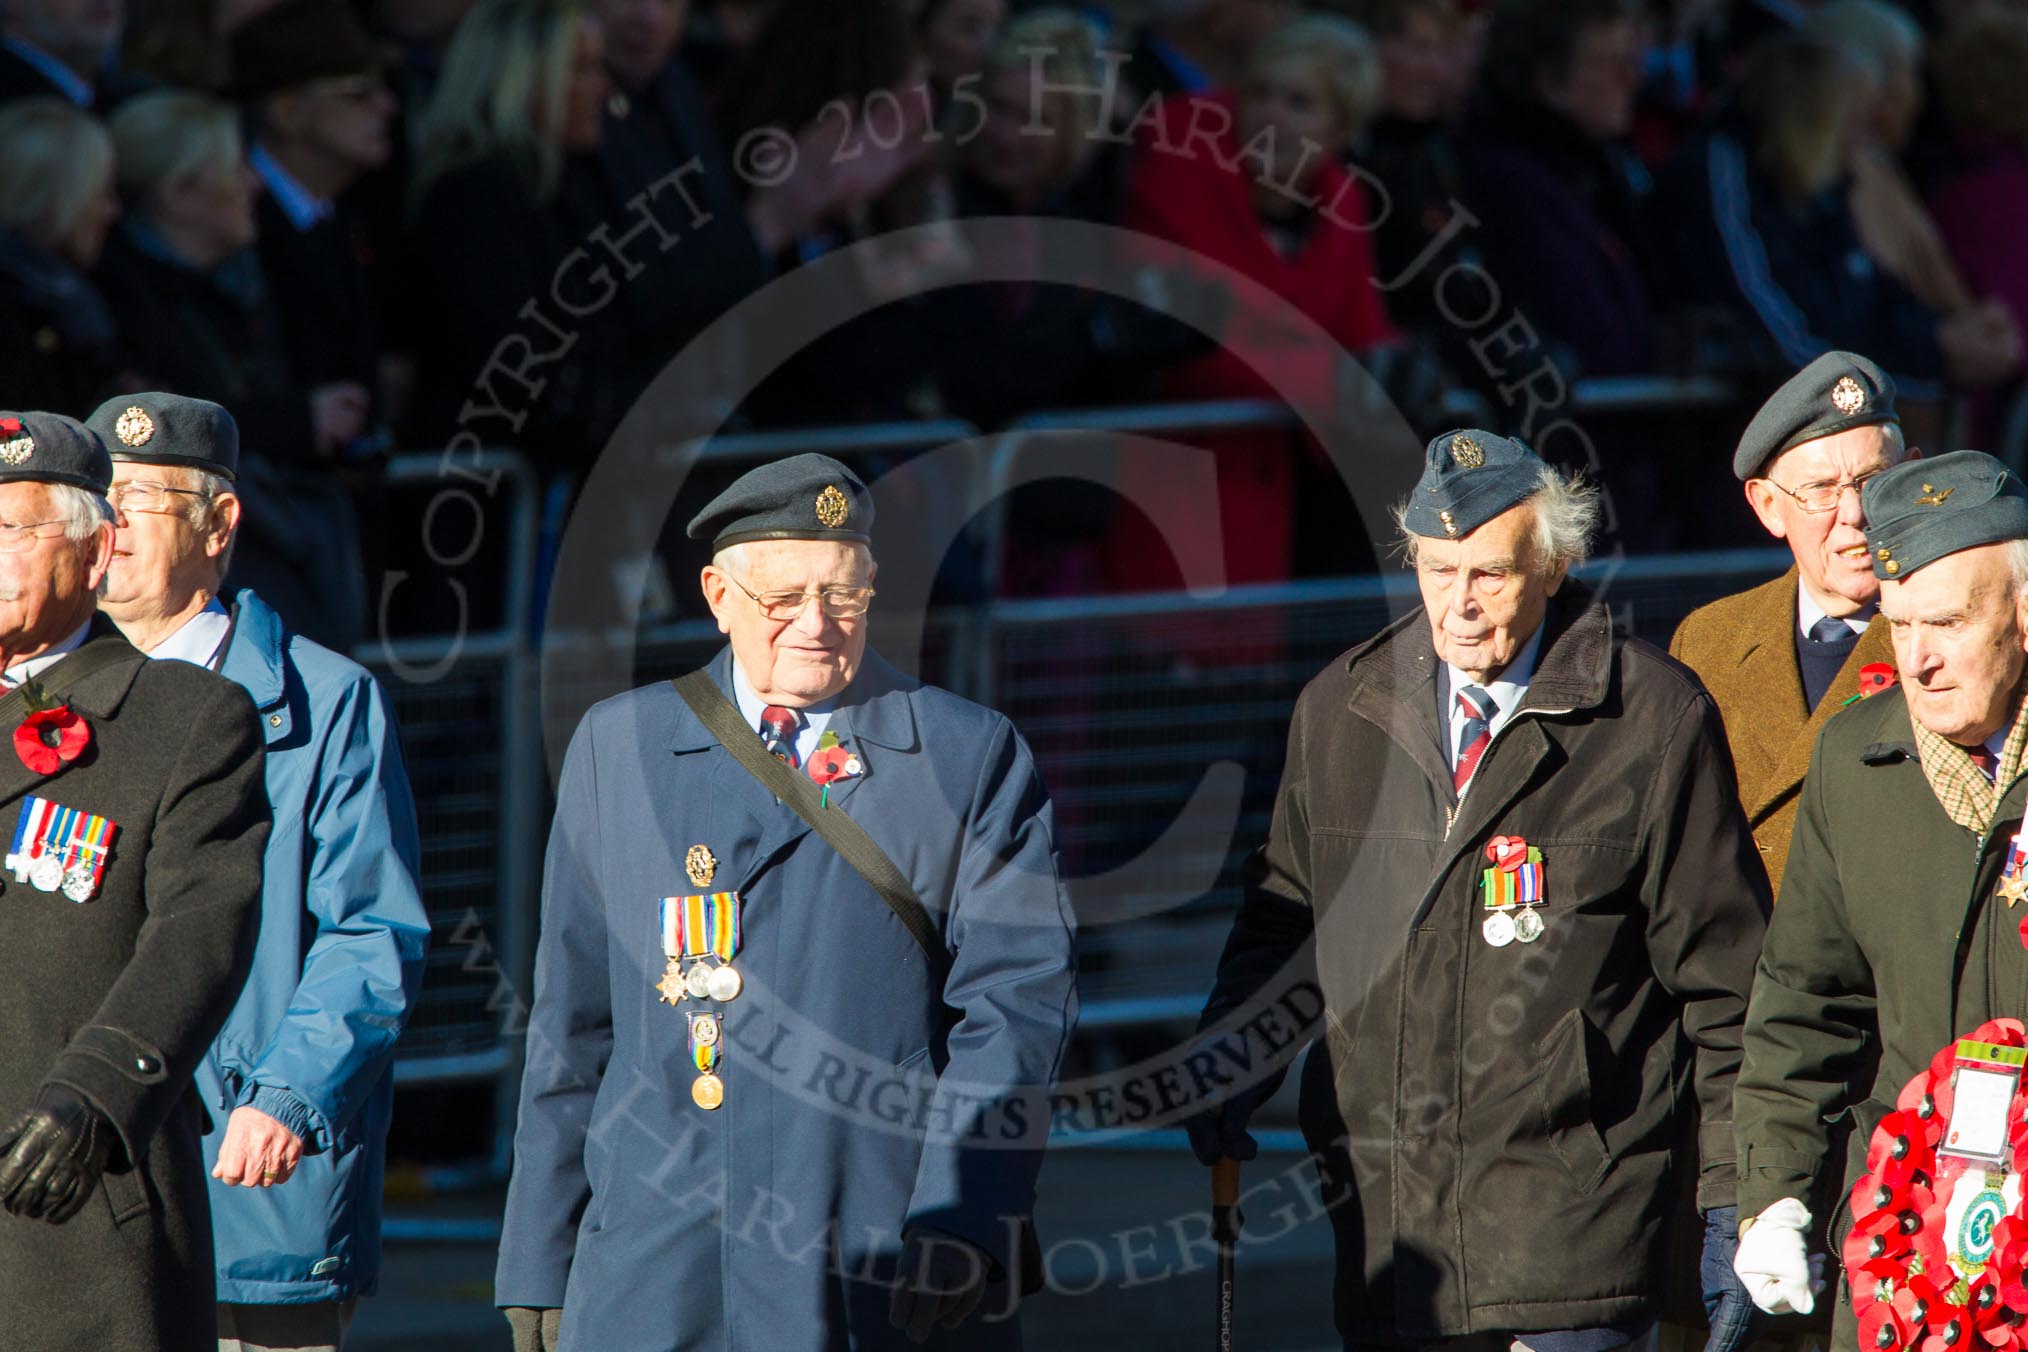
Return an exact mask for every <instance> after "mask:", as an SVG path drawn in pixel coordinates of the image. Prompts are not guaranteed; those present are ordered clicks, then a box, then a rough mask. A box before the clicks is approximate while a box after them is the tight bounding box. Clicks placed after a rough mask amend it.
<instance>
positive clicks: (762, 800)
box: [495, 455, 1076, 1352]
mask: <svg viewBox="0 0 2028 1352" xmlns="http://www.w3.org/2000/svg"><path fill="white" fill-rule="evenodd" d="M872 523H873V504H872V500H871V498H870V496H869V494H868V493H867V490H866V487H865V485H864V484H862V483H861V482H860V481H859V479H858V478H856V477H855V476H854V475H853V474H852V472H851V471H850V470H848V469H846V468H845V467H844V466H843V465H841V464H839V463H838V462H837V461H835V460H831V459H828V458H826V457H823V456H815V455H804V456H796V457H793V458H791V459H788V460H784V461H780V462H777V463H775V464H772V465H767V466H762V467H761V468H759V469H756V470H754V471H752V472H750V473H748V474H747V475H745V476H744V477H742V478H741V479H740V480H739V481H738V482H736V483H735V484H734V485H733V486H732V487H731V488H729V489H727V490H726V492H725V493H724V494H722V495H721V496H720V497H719V498H718V499H716V500H715V501H714V502H713V503H712V504H711V505H710V506H708V507H706V508H705V510H704V511H703V512H702V513H701V514H699V516H698V517H697V518H696V519H695V520H693V521H692V522H691V523H690V534H691V536H692V537H693V538H698V539H705V540H710V541H712V542H713V550H714V557H713V561H712V563H711V565H710V566H709V567H707V568H706V569H705V570H704V572H703V579H702V581H703V589H704V595H705V599H706V600H707V602H709V604H710V606H711V610H712V613H713V614H714V615H715V616H716V617H717V619H718V624H719V627H720V628H721V629H722V630H723V631H724V632H725V633H726V634H727V635H728V636H729V638H730V640H731V641H730V644H729V645H728V647H727V648H726V649H725V650H723V651H721V652H720V653H719V654H718V656H717V657H716V658H715V659H713V660H712V662H711V663H710V664H709V665H708V666H707V667H706V668H704V671H703V673H702V674H698V673H693V674H692V675H691V676H689V677H686V678H684V679H683V680H681V681H678V682H674V683H673V686H674V688H672V683H663V684H660V685H656V686H650V687H647V688H644V689H640V690H635V691H633V692H631V693H629V694H625V695H621V696H619V697H617V698H614V699H611V700H607V701H605V702H603V703H601V704H599V705H597V706H596V707H594V708H593V709H592V710H591V711H590V712H589V713H588V714H587V715H586V716H585V718H584V720H583V722H582V723H581V724H580V725H579V727H578V729H577V732H576V735H575V737H574V738H573V739H572V742H571V745H570V750H569V752H568V754H567V756H566V758H565V762H564V768H563V776H562V780H561V784H560V786H559V788H558V792H557V814H556V822H555V826H554V829H553V831H552V833H551V837H550V844H549V856H548V861H547V865H546V871H545V875H544V879H543V904H542V937H541V942H540V945H539V947H538V950H537V954H536V968H535V998H534V1003H533V1007H532V1011H531V1015H530V1021H529V1029H528V1059H527V1070H526V1073H525V1076H524V1079H523V1082H522V1092H521V1116H520V1122H519V1128H518V1133H517V1136H516V1139H515V1159H514V1175H513V1179H512V1182H511V1185H510V1187H509V1190H508V1197H507V1215H506V1228H505V1233H504V1234H503V1236H502V1238H501V1244H500V1264H499V1272H498V1277H497V1280H496V1283H495V1299H496V1301H497V1302H498V1303H499V1304H500V1305H501V1306H503V1307H505V1308H506V1310H507V1317H508V1320H509V1322H510V1323H511V1324H512V1325H513V1327H514V1334H515V1345H516V1347H517V1348H527V1349H538V1350H540V1352H547V1350H548V1349H555V1348H561V1349H565V1352H671V1350H672V1349H678V1348H684V1349H689V1348H698V1349H703V1348H709V1349H713V1352H744V1350H746V1349H752V1350H753V1352H763V1350H765V1352H829V1350H830V1349H838V1350H839V1352H843V1350H844V1349H883V1348H900V1347H906V1346H909V1345H910V1344H911V1343H916V1344H921V1343H926V1342H927V1343H929V1344H932V1345H934V1346H937V1347H944V1348H961V1347H962V1348H968V1349H977V1348H983V1349H1001V1348H1005V1349H1015V1348H1018V1347H1019V1346H1020V1334H1019V1330H1018V1328H1017V1321H1016V1319H1015V1317H1014V1307H1015V1301H1016V1297H1017V1295H1018V1292H1019V1289H1020V1287H1021V1285H1022V1280H1023V1278H1024V1276H1027V1277H1034V1278H1039V1275H1040V1274H1039V1272H1037V1271H1036V1268H1037V1267H1039V1261H1038V1260H1037V1257H1036V1254H1035V1245H1034V1240H1033V1238H1032V1230H1031V1227H1030V1225H1029V1215H1030V1212H1031V1210H1032V1208H1033V1204H1034V1197H1035V1179H1036V1174H1037V1171H1038V1169H1039V1168H1040V1165H1041V1153H1042V1146H1043V1143H1044V1140H1045V1138H1046V1136H1047V1132H1048V1113H1047V1111H1046V1107H1045V1103H1046V1097H1047V1092H1048V1087H1049V1085H1050V1084H1051V1083H1052V1082H1053V1081H1054V1079H1055V1076H1056V1074H1057V1071H1058V1069H1059V1065H1060V1062H1061V1058H1062V1055H1063V1051H1064V1045H1065V1042H1066V1040H1067V1038H1068V1036H1069V1034H1070V1030H1071V1026H1072V1024H1073V1022H1074V1020H1075V1017H1076V1004H1075V1000H1076V996H1075V973H1074V966H1073V956H1072V930H1073V925H1072V920H1071V915H1070V907H1069V902H1068V899H1067V896H1066V893H1065V890H1064V888H1063V886H1062V883H1061V881H1060V879H1059V877H1058V871H1057V859H1056V852H1055V847H1054V842H1053V840H1052V828H1051V812H1050V806H1049V799H1048V796H1047V794H1046V793H1045V792H1044V791H1043V788H1042V784H1041V782H1040V780H1039V779H1038V777H1037V775H1036V771H1035V765H1034V762H1033V760H1032V759H1031V758H1030V755H1029V752H1028V748H1027V747H1026V746H1025V745H1024V744H1023V743H1022V741H1021V739H1020V737H1019V736H1017V735H1016V734H1015V732H1014V729H1013V727H1012V725H1011V724H1010V723H1009V722H1008V721H1007V720H1006V719H1005V718H1004V717H1002V716H1001V715H999V714H996V713H994V712H992V711H990V710H987V709H983V708H980V707H978V706H977V705H973V704H970V703H967V702H965V701H964V700H961V699H958V698H957V697H956V696H953V695H951V694H948V693H947V692H945V691H942V690H938V689H936V688H934V687H931V686H926V685H923V684H921V683H920V682H917V681H915V680H913V679H910V678H909V677H906V676H904V675H902V674H901V673H900V672H898V671H896V670H895V669H894V668H892V667H890V666H888V665H887V664H886V663H885V662H883V661H882V660H881V659H880V658H879V657H878V656H877V655H875V654H873V653H870V652H868V651H867V650H866V627H865V616H866V612H867V609H868V607H869V605H870V604H871V602H872V599H873V582H874V563H873V557H872V552H871V549H870V536H869V533H868V532H869V528H870V527H871V525H872ZM1024 1252H1025V1253H1026V1254H1027V1258H1026V1260H1025V1261H1024V1257H1023V1255H1024Z"/></svg>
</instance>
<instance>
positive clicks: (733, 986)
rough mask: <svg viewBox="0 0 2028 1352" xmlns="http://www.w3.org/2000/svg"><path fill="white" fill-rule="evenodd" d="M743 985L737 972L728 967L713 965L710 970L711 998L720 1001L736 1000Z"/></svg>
mask: <svg viewBox="0 0 2028 1352" xmlns="http://www.w3.org/2000/svg"><path fill="white" fill-rule="evenodd" d="M744 985H746V983H745V982H744V981H742V980H741V979H740V975H739V973H738V972H735V971H733V970H732V968H730V967H714V968H713V969H712V971H711V998H712V999H714V1000H717V1001H719V1002H720V1003H724V1002H725V1001H727V1000H737V999H738V998H739V992H740V988H741V987H743V986H744Z"/></svg>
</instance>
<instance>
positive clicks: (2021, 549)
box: [2007, 540, 2028, 597]
mask: <svg viewBox="0 0 2028 1352" xmlns="http://www.w3.org/2000/svg"><path fill="white" fill-rule="evenodd" d="M2007 573H2008V576H2009V577H2010V578H2012V580H2013V583H2014V595H2015V596H2017V597H2018V596H2020V595H2022V594H2023V593H2024V592H2028V540H2009V541H2008V542H2007Z"/></svg>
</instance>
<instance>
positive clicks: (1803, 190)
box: [1661, 33, 2021, 404]
mask: <svg viewBox="0 0 2028 1352" xmlns="http://www.w3.org/2000/svg"><path fill="white" fill-rule="evenodd" d="M1869 89H1870V85H1869V82H1868V79H1867V72H1866V70H1865V68H1864V67H1863V66H1861V65H1860V64H1859V63H1858V62H1857V60H1856V59H1855V58H1854V57H1853V56H1852V55H1851V54H1850V53H1849V52H1848V51H1847V50H1845V49H1844V48H1843V47H1842V46H1840V45H1839V44H1836V43H1832V42H1827V41H1825V40H1824V39H1822V38H1819V37H1815V36H1812V35H1809V34H1806V33H1782V34H1778V35H1776V36H1774V37H1771V38H1768V39H1765V40H1764V41H1763V42H1761V43H1760V44H1758V45H1757V46H1756V47H1755V48H1754V49H1753V51H1752V52H1751V53H1750V54H1749V55H1748V58H1747V62H1746V66H1745V69H1744V71H1743V72H1742V77H1741V83H1740V91H1739V98H1738V106H1737V108H1736V109H1735V110H1734V111H1733V114H1732V115H1731V116H1730V117H1729V118H1728V120H1727V121H1726V122H1725V123H1724V124H1723V125H1722V126H1721V127H1720V128H1719V130H1718V131H1717V132H1715V133H1714V134H1712V135H1711V136H1709V137H1707V138H1705V140H1704V141H1703V142H1702V143H1700V144H1698V145H1696V146H1693V147H1692V148H1691V150H1690V151H1689V152H1688V153H1687V154H1686V155H1685V156H1684V157H1683V159H1682V160H1680V161H1679V162H1678V163H1677V164H1676V165H1675V166H1674V167H1673V168H1672V171H1671V174H1670V176H1669V179H1668V181H1667V182H1666V183H1665V185H1664V193H1663V201H1664V204H1665V207H1666V209H1665V210H1664V211H1663V212H1662V213H1661V214H1662V215H1663V217H1664V218H1665V219H1667V220H1668V221H1669V222H1670V223H1671V224H1672V226H1673V227H1674V228H1675V232H1676V241H1675V242H1676V258H1675V260H1674V266H1673V267H1672V269H1671V272H1672V276H1673V279H1674V281H1675V282H1676V284H1677V285H1678V286H1679V287H1680V288H1681V289H1682V294H1683V295H1684V296H1685V297H1687V298H1693V299H1695V300H1696V301H1698V302H1700V303H1703V304H1706V305H1718V306H1724V307H1729V308H1731V309H1732V310H1733V311H1734V312H1735V314H1736V316H1737V318H1738V319H1739V320H1740V321H1742V323H1741V328H1740V336H1741V338H1742V348H1743V350H1742V352H1741V354H1740V363H1741V364H1742V365H1743V366H1746V367H1749V368H1752V369H1754V370H1755V372H1756V373H1757V374H1758V373H1761V372H1765V373H1768V374H1775V373H1780V374H1784V375H1785V374H1787V373H1789V372H1792V371H1794V370H1795V369H1797V368H1798V367H1801V366H1803V365H1806V364H1807V363H1809V362H1810V361H1812V360H1814V359H1815V358H1816V357H1818V356H1819V355H1821V354H1822V353H1823V352H1825V351H1827V350H1829V349H1832V348H1846V349H1849V350H1851V351H1854V352H1863V353H1865V354H1866V355H1867V356H1869V357H1871V358H1873V359H1874V360H1875V361H1877V362H1879V363H1880V364H1881V365H1882V366H1884V367H1886V368H1887V369H1888V370H1889V371H1890V372H1892V373H1893V374H1894V377H1895V379H1896V381H1897V382H1899V383H1900V385H1901V388H1902V393H1903V395H1904V397H1905V399H1906V401H1908V402H1909V403H1911V404H1921V403H1931V402H1935V401H1938V400H1940V399H1941V398H1942V397H1943V395H1944V394H1945V392H1946V387H1947V386H1948V385H1958V386H1967V387H1979V386H1985V385H1990V384H1993V383H1996V382H1998V381H2001V380H2005V379H2007V378H2008V377H2009V376H2011V375H2012V374H2013V373H2014V371H2015V370H2017V369H2018V368H2019V365H2020V360H2021V345H2020V339H2019V336H2018V335H2017V334H2016V332H2015V330H2014V326H2013V324H2012V322H2011V321H2010V320H2008V319H2007V317H2006V315H2005V313H2004V312H2003V311H2000V310H1999V309H1998V307H1996V306H1992V305H1990V304H1982V305H1977V306H1973V307H1970V308H1967V309H1963V310H1958V311H1954V312H1950V313H1947V314H1944V313H1939V312H1938V311H1936V310H1933V309H1931V308H1930V307H1929V306H1927V305H1924V304H1923V303H1922V301H1921V300H1919V299H1918V298H1917V297H1916V296H1915V295H1914V294H1913V293H1912V292H1910V291H1909V289H1908V288H1907V287H1906V286H1904V285H1903V284H1902V283H1901V282H1900V281H1899V280H1897V279H1896V278H1895V277H1894V276H1893V275H1892V274H1891V273H1889V272H1888V271H1887V270H1886V269H1884V268H1881V267H1880V266H1879V265H1878V264H1877V263H1875V262H1874V261H1873V259H1872V257H1871V255H1869V254H1868V253H1867V251H1866V249H1865V246H1864V244H1863V243H1862V242H1861V240H1860V237H1859V229H1858V226H1857V224H1856V223H1855V222H1854V220H1853V217H1852V210H1851V206H1850V202H1849V198H1848V195H1847V186H1848V184H1849V182H1850V178H1849V165H1850V163H1851V158H1852V154H1853V152H1854V148H1855V147H1856V146H1857V145H1858V144H1859V142H1860V140H1861V139H1862V138H1863V136H1864V135H1865V130H1864V127H1863V123H1864V121H1865V117H1866V113H1867V103H1866V100H1867V95H1868V92H1869Z"/></svg>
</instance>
